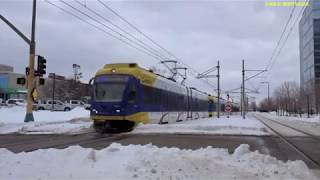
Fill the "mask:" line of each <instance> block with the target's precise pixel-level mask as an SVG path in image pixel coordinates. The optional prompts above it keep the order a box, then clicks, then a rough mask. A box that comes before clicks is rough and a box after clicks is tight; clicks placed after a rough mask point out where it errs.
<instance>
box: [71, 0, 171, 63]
mask: <svg viewBox="0 0 320 180" xmlns="http://www.w3.org/2000/svg"><path fill="white" fill-rule="evenodd" d="M74 1H75V2H76V3H78V4H79V5H81V6H82V7H83V8H85V9H87V10H88V11H90V12H91V13H93V14H95V15H97V16H98V17H100V18H101V19H103V20H105V21H106V22H108V23H109V24H111V25H112V26H114V27H116V28H117V29H119V30H120V31H122V32H123V33H125V34H127V35H129V36H130V37H131V38H133V39H135V40H136V41H138V42H139V43H141V44H142V45H144V46H146V47H148V48H149V49H151V50H152V51H153V53H155V54H157V55H159V56H161V58H163V59H167V58H168V57H166V56H164V55H163V54H161V53H160V52H159V51H157V50H156V49H154V48H152V47H151V46H150V45H148V44H146V43H145V42H144V41H142V40H140V39H138V38H137V37H135V36H134V35H132V34H131V33H129V32H128V31H126V30H124V29H123V28H121V27H120V26H118V25H117V24H115V23H113V22H112V21H110V20H109V19H107V18H106V17H104V16H102V15H101V14H99V13H97V12H96V11H94V10H93V9H91V8H89V7H88V6H87V5H86V4H82V3H81V2H80V1H79V0H74Z"/></svg>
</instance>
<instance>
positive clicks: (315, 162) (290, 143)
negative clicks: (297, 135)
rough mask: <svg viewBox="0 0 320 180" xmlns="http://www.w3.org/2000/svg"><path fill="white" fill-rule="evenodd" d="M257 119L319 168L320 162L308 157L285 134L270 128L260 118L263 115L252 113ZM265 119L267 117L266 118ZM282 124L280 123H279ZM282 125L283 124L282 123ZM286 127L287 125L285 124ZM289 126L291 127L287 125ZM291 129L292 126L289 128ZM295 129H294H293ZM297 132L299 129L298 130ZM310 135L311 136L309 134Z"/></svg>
mask: <svg viewBox="0 0 320 180" xmlns="http://www.w3.org/2000/svg"><path fill="white" fill-rule="evenodd" d="M254 117H256V119H257V120H258V121H260V122H261V123H262V124H264V125H265V126H266V127H268V128H269V129H270V130H271V131H273V132H274V133H275V134H276V135H277V136H278V137H279V138H280V139H281V140H282V141H284V142H285V143H286V144H288V145H289V146H290V147H291V148H292V149H294V150H295V151H296V152H297V153H299V154H300V155H301V156H302V157H304V158H305V159H306V160H309V161H310V162H312V164H313V165H315V167H317V168H319V169H320V163H319V162H317V161H316V160H314V159H313V158H312V157H310V156H309V155H308V154H307V153H305V152H304V151H303V150H301V149H300V148H299V147H298V146H296V145H295V144H294V143H292V142H290V141H289V140H288V139H287V138H286V137H285V136H283V135H281V134H280V133H279V132H278V131H276V130H275V129H274V128H272V127H271V126H270V125H268V124H267V123H266V122H264V121H263V120H262V119H263V118H264V117H261V116H257V115H254ZM266 119H267V118H266ZM267 120H268V119H267ZM280 125H282V124H280ZM282 126H283V125H282ZM285 127H287V126H285ZM287 128H291V127H287ZM291 129H292V128H291ZM293 130H295V129H293ZM298 132H299V131H298ZM311 137H312V136H311Z"/></svg>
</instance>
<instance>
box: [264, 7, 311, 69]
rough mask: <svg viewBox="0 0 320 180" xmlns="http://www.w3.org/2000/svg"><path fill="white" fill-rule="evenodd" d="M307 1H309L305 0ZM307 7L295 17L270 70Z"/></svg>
mask: <svg viewBox="0 0 320 180" xmlns="http://www.w3.org/2000/svg"><path fill="white" fill-rule="evenodd" d="M305 2H307V1H305ZM306 7H307V6H306ZM306 7H304V8H302V9H301V10H300V12H299V15H298V16H297V18H296V19H295V21H294V23H293V25H292V26H291V28H290V31H289V33H288V34H287V36H286V38H285V40H284V43H283V44H282V46H281V48H280V50H279V52H278V54H277V56H276V58H275V61H274V62H273V64H272V65H271V67H270V70H271V69H272V68H273V66H274V64H275V62H276V60H277V59H278V57H279V56H280V54H281V51H282V49H283V47H284V46H285V45H286V42H287V41H288V39H289V36H290V35H291V33H292V31H293V28H294V27H295V25H296V23H297V22H298V20H299V19H300V17H302V13H303V11H304V10H305V9H306Z"/></svg>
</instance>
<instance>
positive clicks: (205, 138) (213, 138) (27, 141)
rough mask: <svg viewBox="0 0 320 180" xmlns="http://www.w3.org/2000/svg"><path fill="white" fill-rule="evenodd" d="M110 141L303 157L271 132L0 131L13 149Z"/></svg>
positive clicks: (302, 141)
mask: <svg viewBox="0 0 320 180" xmlns="http://www.w3.org/2000/svg"><path fill="white" fill-rule="evenodd" d="M290 139H291V140H292V141H294V142H295V143H296V144H299V145H301V146H306V147H309V150H310V152H311V153H319V152H318V150H319V149H320V144H314V142H313V141H312V140H311V139H309V138H308V137H291V138H290ZM113 142H116V143H120V144H123V145H128V144H148V143H152V144H153V145H156V146H159V147H179V148H183V149H198V148H201V147H207V146H212V147H215V148H228V149H229V151H230V153H231V152H233V151H234V149H235V148H236V147H238V146H239V145H240V144H249V145H250V149H251V150H258V151H259V152H261V153H264V154H270V155H272V156H275V157H277V158H278V159H281V160H285V161H286V160H298V159H301V158H302V157H301V156H300V155H299V154H297V153H296V152H295V151H293V150H292V149H290V147H288V146H287V145H286V144H285V143H283V142H282V141H281V140H280V139H279V138H277V137H274V136H262V137H259V136H217V135H187V134H186V135H174V134H134V135H132V134H113V135H100V134H96V133H86V134H79V135H13V134H11V135H0V148H8V149H10V150H11V151H13V152H22V151H34V150H37V149H43V148H65V147H68V146H70V145H80V146H83V147H88V148H89V147H90V148H95V149H101V148H104V147H107V146H108V145H110V144H111V143H113ZM319 157H320V155H319ZM302 160H304V159H302ZM306 163H307V164H308V165H309V167H310V168H314V167H312V166H311V164H309V163H308V162H306Z"/></svg>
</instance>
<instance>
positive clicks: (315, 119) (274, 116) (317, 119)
mask: <svg viewBox="0 0 320 180" xmlns="http://www.w3.org/2000/svg"><path fill="white" fill-rule="evenodd" d="M261 114H263V115H264V116H266V117H269V118H272V119H276V120H290V121H304V122H315V123H320V116H317V115H314V116H313V117H310V118H307V117H306V115H303V116H302V117H299V116H297V117H294V116H277V114H276V112H271V113H261Z"/></svg>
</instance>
